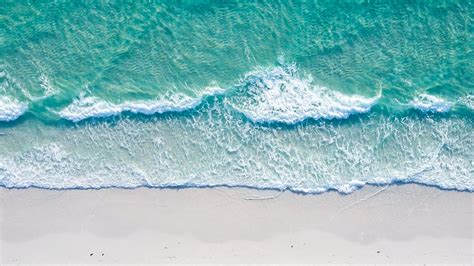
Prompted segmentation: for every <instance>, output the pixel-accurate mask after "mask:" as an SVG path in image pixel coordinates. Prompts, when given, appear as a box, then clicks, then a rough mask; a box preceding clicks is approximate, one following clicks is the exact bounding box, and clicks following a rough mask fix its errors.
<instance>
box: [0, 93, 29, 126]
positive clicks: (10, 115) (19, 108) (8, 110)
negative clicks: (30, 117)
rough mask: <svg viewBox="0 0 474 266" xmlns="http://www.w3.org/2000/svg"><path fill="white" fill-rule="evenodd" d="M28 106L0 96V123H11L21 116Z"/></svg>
mask: <svg viewBox="0 0 474 266" xmlns="http://www.w3.org/2000/svg"><path fill="white" fill-rule="evenodd" d="M27 109H28V106H27V105H26V104H25V103H21V102H19V101H17V100H15V99H11V98H9V97H6V96H0V121H13V120H15V119H17V118H18V117H20V116H21V115H23V114H24V113H25V112H26V110H27Z"/></svg>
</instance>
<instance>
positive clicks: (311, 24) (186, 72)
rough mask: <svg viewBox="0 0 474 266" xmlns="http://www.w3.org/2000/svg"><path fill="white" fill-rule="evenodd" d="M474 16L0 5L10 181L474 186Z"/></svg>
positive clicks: (461, 5)
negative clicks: (402, 183)
mask: <svg viewBox="0 0 474 266" xmlns="http://www.w3.org/2000/svg"><path fill="white" fill-rule="evenodd" d="M473 14H474V3H473V2H472V1H423V2H419V3H413V2H411V1H407V2H397V3H395V2H393V3H380V4H377V3H365V2H363V1H348V2H345V3H335V2H333V1H305V2H300V1H259V2H253V1H251V2H240V1H237V2H236V1H226V2H223V3H213V2H196V1H191V2H186V3H185V2H181V3H174V4H165V3H160V4H153V5H152V4H147V5H144V4H138V3H135V4H115V5H113V4H109V5H105V4H87V5H85V4H79V3H69V4H57V3H3V4H2V5H1V6H0V154H1V155H2V156H1V157H0V184H2V185H4V186H7V187H27V186H38V187H47V188H73V187H83V188H88V187H94V188H98V187H110V186H118V187H136V186H156V187H166V186H212V185H230V186H252V187H260V188H277V189H284V188H290V189H293V190H298V191H306V192H318V191H324V190H327V189H338V190H340V191H351V190H352V189H354V188H356V187H358V186H360V185H362V184H365V183H377V184H386V183H392V182H416V183H423V184H429V185H435V186H439V187H443V188H448V189H459V190H470V191H472V190H474V154H473V153H474V152H473V150H474V147H473V143H472V139H473V137H474V133H473V121H474V113H473V108H474V80H473V77H474V75H473V74H474V73H473V62H474V60H473V59H474V56H473V48H474V39H473V30H474V29H473V25H474V23H473V17H474V16H473ZM2 121H3V122H2Z"/></svg>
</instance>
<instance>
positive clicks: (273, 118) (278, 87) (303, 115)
mask: <svg viewBox="0 0 474 266" xmlns="http://www.w3.org/2000/svg"><path fill="white" fill-rule="evenodd" d="M239 88H240V92H241V94H240V95H239V96H237V97H233V99H232V100H231V101H230V104H231V105H232V107H233V108H234V109H236V110H238V111H240V112H241V113H243V114H245V116H247V117H248V118H250V119H251V120H252V121H254V122H283V123H289V124H293V123H297V122H301V121H303V120H305V119H308V118H313V119H320V118H324V119H344V118H347V117H348V116H350V115H351V114H357V113H366V112H368V111H370V109H371V108H372V106H373V105H374V104H376V103H377V101H378V99H379V98H380V94H379V95H377V96H375V97H372V98H366V97H362V96H359V95H351V96H349V95H345V94H343V93H340V92H337V91H332V90H330V89H328V88H326V87H322V86H317V85H313V84H312V79H311V78H302V77H301V76H300V75H299V74H298V71H297V69H296V66H295V65H287V66H285V65H282V66H278V67H274V68H271V69H265V70H258V71H254V72H251V73H249V74H247V75H246V76H245V78H244V80H243V81H242V84H241V85H240V86H239Z"/></svg>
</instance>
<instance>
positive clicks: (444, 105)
mask: <svg viewBox="0 0 474 266" xmlns="http://www.w3.org/2000/svg"><path fill="white" fill-rule="evenodd" d="M410 105H411V106H412V107H414V108H415V109H418V110H420V111H423V112H437V113H444V112H448V111H449V110H450V109H451V107H452V106H453V103H452V102H449V101H446V100H444V99H441V98H438V97H436V96H433V95H429V94H420V95H418V96H417V97H416V98H415V99H413V100H412V101H411V102H410Z"/></svg>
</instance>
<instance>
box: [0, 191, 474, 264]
mask: <svg viewBox="0 0 474 266" xmlns="http://www.w3.org/2000/svg"><path fill="white" fill-rule="evenodd" d="M473 196H474V194H473V193H467V192H454V191H442V190H438V189H435V188H430V187H424V186H418V185H403V186H397V185H396V186H391V187H388V188H383V187H366V188H364V189H362V190H360V191H357V192H355V193H353V194H350V195H340V194H338V193H335V192H329V193H324V194H321V195H298V194H294V193H291V192H284V193H279V192H275V191H257V190H251V189H229V188H214V189H184V190H172V189H146V188H141V189H133V190H125V189H104V190H68V191H52V190H41V189H24V190H8V189H0V202H1V205H0V225H1V228H0V229H1V231H0V233H1V235H0V257H1V260H0V262H1V263H2V264H5V263H66V262H68V263H98V262H104V263H118V262H120V263H158V262H163V263H227V262H239V263H333V262H339V263H354V262H358V263H407V262H411V263H465V264H471V263H472V260H473V199H474V198H473ZM265 197H268V199H266V200H256V198H265Z"/></svg>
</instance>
